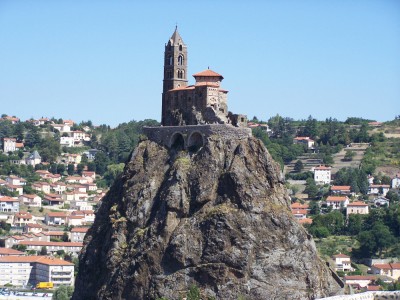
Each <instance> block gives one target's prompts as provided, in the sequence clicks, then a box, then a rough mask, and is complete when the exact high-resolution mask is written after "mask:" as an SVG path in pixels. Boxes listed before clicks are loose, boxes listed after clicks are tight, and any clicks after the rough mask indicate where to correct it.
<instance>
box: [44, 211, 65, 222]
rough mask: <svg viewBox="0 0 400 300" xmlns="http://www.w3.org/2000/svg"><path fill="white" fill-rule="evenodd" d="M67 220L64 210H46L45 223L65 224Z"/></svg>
mask: <svg viewBox="0 0 400 300" xmlns="http://www.w3.org/2000/svg"><path fill="white" fill-rule="evenodd" d="M67 220H68V215H67V214H66V213H64V212H48V213H47V214H46V215H45V217H44V221H45V223H46V224H47V225H65V224H67Z"/></svg>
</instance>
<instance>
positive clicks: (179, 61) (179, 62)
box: [178, 55, 183, 66]
mask: <svg viewBox="0 0 400 300" xmlns="http://www.w3.org/2000/svg"><path fill="white" fill-rule="evenodd" d="M178 65H180V66H182V65H183V56H182V55H179V57H178Z"/></svg>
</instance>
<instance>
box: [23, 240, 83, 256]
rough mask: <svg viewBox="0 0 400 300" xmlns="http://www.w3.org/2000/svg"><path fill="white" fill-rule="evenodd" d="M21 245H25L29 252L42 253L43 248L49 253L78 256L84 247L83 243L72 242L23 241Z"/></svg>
mask: <svg viewBox="0 0 400 300" xmlns="http://www.w3.org/2000/svg"><path fill="white" fill-rule="evenodd" d="M19 245H25V246H26V249H27V250H35V251H40V250H41V249H42V247H46V250H47V253H49V252H52V253H56V252H57V251H59V250H64V252H66V253H73V254H78V253H79V252H80V251H81V250H82V247H83V244H82V243H71V242H42V241H21V242H19Z"/></svg>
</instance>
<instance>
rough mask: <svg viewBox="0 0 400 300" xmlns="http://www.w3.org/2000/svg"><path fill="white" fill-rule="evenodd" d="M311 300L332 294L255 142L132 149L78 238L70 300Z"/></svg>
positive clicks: (275, 172) (273, 167) (273, 169)
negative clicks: (194, 296) (191, 296)
mask: <svg viewBox="0 0 400 300" xmlns="http://www.w3.org/2000/svg"><path fill="white" fill-rule="evenodd" d="M192 284H195V285H197V286H198V287H199V288H200V289H201V291H202V294H203V295H204V299H207V298H206V297H214V298H216V299H238V297H243V298H244V299H314V298H317V297H323V296H328V295H333V294H335V293H336V292H337V291H338V290H339V286H338V285H337V283H336V282H335V281H334V280H333V278H332V277H331V275H330V272H329V270H328V269H327V268H326V266H325V264H324V263H323V262H322V261H321V260H320V259H319V257H318V255H317V251H316V249H315V245H314V242H313V241H312V238H311V237H310V236H309V235H308V234H307V233H306V231H305V230H304V229H303V228H302V227H301V226H300V225H298V223H297V222H296V220H295V219H294V218H293V216H292V215H291V213H290V211H289V198H288V196H287V193H286V191H285V188H284V186H283V183H282V179H281V177H280V170H279V167H278V166H277V164H276V163H275V162H274V161H273V160H272V159H271V157H270V155H269V154H268V152H267V151H266V149H265V147H264V146H263V145H262V144H261V142H260V141H258V140H257V139H255V138H252V137H250V138H247V139H241V140H229V141H226V140H225V141H223V140H220V139H219V138H218V136H211V137H210V138H209V139H208V143H206V145H205V146H203V147H202V148H201V149H200V150H199V151H198V152H196V153H187V152H184V151H181V152H174V151H173V150H168V149H166V148H165V147H162V146H160V145H158V144H156V143H154V142H151V141H144V142H141V143H140V144H139V146H138V147H137V148H136V150H135V151H134V153H133V154H132V158H131V160H130V162H129V163H127V165H126V167H125V170H124V173H123V175H122V177H121V178H120V179H119V180H117V181H116V182H115V184H114V186H113V187H112V188H111V190H110V192H109V193H108V194H107V196H106V197H105V199H104V200H103V203H102V205H101V207H100V209H99V211H98V213H97V216H96V221H95V223H94V225H93V226H92V227H91V229H90V230H89V232H88V234H87V235H86V238H85V246H84V249H83V252H82V254H81V255H80V265H79V274H78V276H77V279H76V287H75V293H74V295H73V298H72V299H75V300H77V299H85V300H88V299H157V298H158V297H161V296H164V297H166V298H169V299H178V298H179V296H181V295H183V293H184V292H186V291H187V290H188V288H189V287H190V286H191V285H192Z"/></svg>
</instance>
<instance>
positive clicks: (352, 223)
mask: <svg viewBox="0 0 400 300" xmlns="http://www.w3.org/2000/svg"><path fill="white" fill-rule="evenodd" d="M364 219H365V216H364V215H361V214H350V215H349V216H348V220H347V228H346V231H347V233H348V234H350V235H358V234H359V233H360V232H361V231H362V230H363V229H364Z"/></svg>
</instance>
